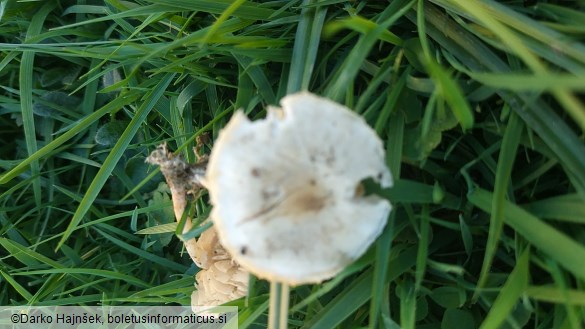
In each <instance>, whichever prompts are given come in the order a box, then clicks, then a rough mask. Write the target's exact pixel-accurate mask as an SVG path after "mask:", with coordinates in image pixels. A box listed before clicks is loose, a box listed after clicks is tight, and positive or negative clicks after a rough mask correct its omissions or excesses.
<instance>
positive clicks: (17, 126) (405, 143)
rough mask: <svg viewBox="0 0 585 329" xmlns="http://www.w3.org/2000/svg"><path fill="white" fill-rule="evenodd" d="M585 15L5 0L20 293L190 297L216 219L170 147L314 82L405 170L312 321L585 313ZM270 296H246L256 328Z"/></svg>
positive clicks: (3, 217) (510, 9)
mask: <svg viewBox="0 0 585 329" xmlns="http://www.w3.org/2000/svg"><path fill="white" fill-rule="evenodd" d="M583 22H585V1H583V0H548V1H544V0H543V1H540V0H534V1H527V0H524V1H520V0H500V1H496V0H428V1H424V0H388V1H349V0H321V1H319V0H304V1H300V0H292V1H284V0H276V1H242V0H237V1H229V0H217V1H211V0H207V1H204V0H132V1H120V0H106V1H97V0H77V1H73V0H68V1H54V0H47V1H23V2H19V1H16V0H0V87H1V90H0V168H1V171H0V172H1V173H0V305H100V304H104V305H190V304H191V294H192V292H193V290H194V283H195V280H194V275H195V274H196V273H197V271H198V270H199V269H198V267H197V266H195V264H193V262H192V261H191V259H190V257H189V255H188V254H187V253H186V251H185V250H184V244H183V242H182V240H189V239H193V238H195V237H197V236H199V235H200V234H201V231H202V230H201V229H200V228H199V227H195V228H194V229H193V230H191V231H189V232H183V231H182V225H178V224H177V223H176V221H175V215H174V213H173V208H172V203H171V197H170V192H169V188H168V186H167V185H166V184H165V179H164V177H163V175H162V174H161V173H160V170H159V169H158V167H157V166H153V165H151V164H149V163H146V162H145V159H146V157H147V156H148V155H149V154H150V153H151V152H152V151H153V150H155V149H156V147H157V146H158V145H160V144H161V143H166V144H167V146H168V148H169V149H170V150H171V151H172V152H175V154H177V155H181V156H182V157H183V158H184V159H185V161H187V162H189V163H195V162H196V161H197V159H198V157H199V156H200V154H196V153H195V152H194V147H195V146H197V147H198V150H200V151H201V153H202V154H209V153H210V151H211V149H212V147H213V144H214V141H215V140H216V139H217V137H218V134H219V132H220V131H221V129H222V127H223V126H224V125H226V124H227V122H228V121H229V119H230V117H231V116H232V114H233V113H234V112H235V111H236V110H238V109H242V110H243V111H244V112H245V113H246V115H247V116H248V117H249V118H251V119H253V120H258V119H261V118H263V117H265V115H266V107H267V106H268V105H278V104H279V101H280V99H281V98H283V97H284V96H286V95H288V94H292V93H296V92H298V91H302V90H309V91H311V92H313V93H315V94H318V95H321V96H323V97H327V98H329V99H331V100H333V101H336V102H338V103H341V104H344V105H346V106H347V107H349V108H351V109H352V110H353V111H354V112H356V113H357V114H359V115H360V116H362V117H363V118H364V119H365V120H366V122H367V123H368V124H369V125H370V126H371V127H372V128H373V129H374V130H375V132H376V133H377V135H378V136H379V137H380V138H381V139H382V141H383V143H384V147H385V152H386V164H387V165H388V167H389V168H390V171H391V172H392V174H393V176H394V185H393V187H391V188H387V189H382V188H380V187H379V186H375V184H367V183H366V184H365V185H366V190H367V193H374V194H378V195H379V196H381V197H383V198H386V199H387V200H389V201H390V202H391V203H392V205H393V210H392V212H391V214H390V216H389V219H388V224H387V225H386V227H385V229H384V231H383V232H382V234H381V235H380V236H379V237H378V239H377V240H376V241H375V242H374V244H373V245H372V247H371V248H370V249H369V250H368V251H367V252H366V253H365V254H364V255H363V256H362V257H361V258H360V259H359V260H357V261H356V262H355V263H353V264H352V265H350V266H348V267H347V268H346V269H345V270H343V271H342V272H341V273H340V274H339V275H337V276H336V277H335V278H333V279H332V280H328V281H325V282H323V283H321V284H314V285H302V286H299V287H292V288H291V290H290V298H289V305H290V307H289V310H288V327H289V328H442V329H448V328H462V329H467V328H539V329H540V328H555V329H556V328H559V329H561V328H572V329H578V328H582V327H585V225H583V224H585V137H584V136H585V135H584V134H585V104H584V103H585V44H584V43H583V40H585V25H584V24H583ZM250 156H251V157H253V156H254V154H250ZM186 211H187V213H188V214H189V216H190V218H192V219H193V220H194V221H195V222H196V223H201V222H203V221H204V220H206V219H207V218H208V216H209V213H210V211H211V206H210V204H209V196H208V195H207V193H206V192H205V191H204V190H203V191H201V192H200V193H196V194H195V195H193V197H192V198H190V199H189V202H188V207H187V208H186ZM355 225H356V226H359V225H360V221H359V218H356V219H355ZM205 227H207V226H205ZM270 291H271V290H270V284H269V283H268V282H266V281H264V280H256V279H254V278H252V279H251V281H250V291H249V293H248V295H247V297H245V298H242V299H239V300H236V301H233V302H231V305H236V306H238V307H239V328H262V327H265V326H266V323H267V319H268V313H269V310H268V309H269V307H268V306H269V303H270V297H271V293H270ZM272 299H273V301H274V299H275V298H274V294H273V296H272Z"/></svg>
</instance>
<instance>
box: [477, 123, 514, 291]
mask: <svg viewBox="0 0 585 329" xmlns="http://www.w3.org/2000/svg"><path fill="white" fill-rule="evenodd" d="M523 128H524V125H523V122H522V121H521V120H520V118H519V117H518V116H517V115H516V114H514V113H512V114H510V119H509V120H508V126H507V127H506V132H505V133H504V139H503V141H502V147H501V148H500V155H499V157H498V167H497V170H496V181H495V187H494V200H493V203H492V210H491V216H490V227H489V234H488V239H487V243H486V247H485V255H484V260H483V264H482V268H481V273H480V277H479V280H478V283H477V289H478V290H476V293H475V295H474V298H477V297H479V295H478V294H479V290H481V288H483V286H484V284H485V282H486V280H487V276H488V274H489V271H490V268H491V264H492V260H493V257H494V255H495V253H496V250H497V246H498V241H499V240H500V235H501V233H502V228H503V226H504V202H505V200H506V194H507V193H506V192H507V190H508V187H509V186H510V185H511V184H510V176H511V174H512V168H513V166H514V158H515V156H516V152H517V150H518V145H519V144H520V137H521V136H522V131H523Z"/></svg>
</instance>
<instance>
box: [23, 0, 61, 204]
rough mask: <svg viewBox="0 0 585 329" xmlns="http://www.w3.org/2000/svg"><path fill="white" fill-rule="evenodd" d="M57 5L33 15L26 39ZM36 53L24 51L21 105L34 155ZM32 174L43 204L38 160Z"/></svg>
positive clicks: (36, 195) (38, 200) (37, 199)
mask: <svg viewBox="0 0 585 329" xmlns="http://www.w3.org/2000/svg"><path fill="white" fill-rule="evenodd" d="M54 7H55V3H54V2H48V3H46V4H45V5H44V6H43V7H42V8H41V9H40V10H39V11H38V12H37V13H35V15H34V16H33V18H32V20H31V22H30V25H29V27H28V31H27V33H26V39H25V42H26V40H28V39H31V38H34V37H35V36H36V35H38V34H39V33H40V32H41V30H42V28H43V23H44V22H45V19H46V18H47V15H49V13H50V12H51V11H52V10H53V8H54ZM34 59H35V53H34V52H33V51H27V52H23V54H22V59H21V62H20V74H19V84H20V106H21V111H22V124H23V126H24V136H25V139H26V149H27V152H28V155H29V156H30V155H32V154H34V153H35V152H36V151H37V148H38V147H37V133H36V128H35V117H34V114H33V78H34V77H33V69H34ZM30 166H31V174H32V175H33V176H34V177H37V178H34V179H33V191H34V198H35V203H36V205H37V207H40V206H41V199H42V197H41V181H40V178H38V176H39V173H40V165H39V162H38V161H37V160H33V161H31V162H30Z"/></svg>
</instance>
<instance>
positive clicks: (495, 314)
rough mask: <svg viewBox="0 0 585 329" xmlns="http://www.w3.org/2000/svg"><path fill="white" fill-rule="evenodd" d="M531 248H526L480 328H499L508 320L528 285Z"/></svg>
mask: <svg viewBox="0 0 585 329" xmlns="http://www.w3.org/2000/svg"><path fill="white" fill-rule="evenodd" d="M529 261H530V248H526V250H524V252H522V255H521V256H520V258H519V259H518V261H517V263H516V267H514V270H513V271H512V273H510V276H509V277H508V279H507V280H506V283H505V284H504V286H503V287H502V289H501V290H500V294H499V295H498V297H497V298H496V300H495V301H494V303H493V304H492V305H491V307H490V311H489V313H488V314H487V316H486V318H485V320H484V321H483V322H482V324H481V326H480V327H479V328H480V329H497V328H500V327H501V325H502V324H503V323H504V321H506V318H507V317H508V315H509V314H510V312H512V309H513V308H514V305H515V304H516V302H517V301H518V299H519V298H520V297H521V296H522V294H523V293H524V291H525V290H526V288H527V287H528V272H529V268H528V265H529Z"/></svg>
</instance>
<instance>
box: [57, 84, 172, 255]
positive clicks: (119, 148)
mask: <svg viewBox="0 0 585 329" xmlns="http://www.w3.org/2000/svg"><path fill="white" fill-rule="evenodd" d="M173 76H174V74H167V75H166V76H165V78H163V79H161V81H160V82H159V83H158V84H157V85H156V86H155V87H154V88H153V89H152V90H151V91H150V92H148V94H147V95H146V97H145V101H144V103H143V104H142V106H141V107H140V108H139V109H138V111H137V112H136V114H135V116H134V118H132V121H131V122H130V123H129V124H128V128H126V130H124V133H123V134H122V136H121V137H120V140H118V142H117V143H116V145H114V147H113V148H112V151H111V153H110V154H109V155H108V157H107V158H106V160H105V161H104V163H103V165H102V167H101V168H100V170H99V172H98V173H97V175H96V177H95V178H94V180H93V182H92V184H91V185H90V187H89V188H88V190H87V192H86V194H85V195H84V197H83V200H81V203H80V204H79V207H78V208H77V210H76V211H75V214H74V215H73V218H72V219H71V222H70V223H69V226H67V229H66V230H65V232H64V233H63V237H62V238H61V240H60V241H59V243H58V244H57V248H56V249H57V250H58V249H59V248H60V247H61V245H63V244H64V243H65V241H66V240H67V239H68V238H69V236H70V235H71V233H73V231H74V230H75V228H76V227H77V225H79V222H81V220H82V219H83V217H84V216H85V214H86V213H87V211H88V210H89V208H90V207H91V205H92V203H93V202H94V200H95V198H96V197H97V195H98V193H99V192H100V190H101V188H102V187H103V186H104V184H105V183H106V180H107V179H108V177H109V176H110V173H111V172H112V171H113V170H114V167H115V165H116V163H117V162H118V160H119V159H120V157H122V155H123V154H124V151H125V150H126V148H127V147H128V145H129V144H130V141H131V140H132V138H133V137H134V135H135V134H136V132H137V131H138V129H139V128H140V125H141V124H142V123H143V122H144V120H145V119H146V116H147V115H148V113H149V112H150V110H152V108H153V107H154V105H155V104H156V102H157V101H158V100H159V98H161V97H162V95H163V93H164V92H165V90H166V88H167V86H168V85H169V84H170V83H171V80H172V79H173Z"/></svg>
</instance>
